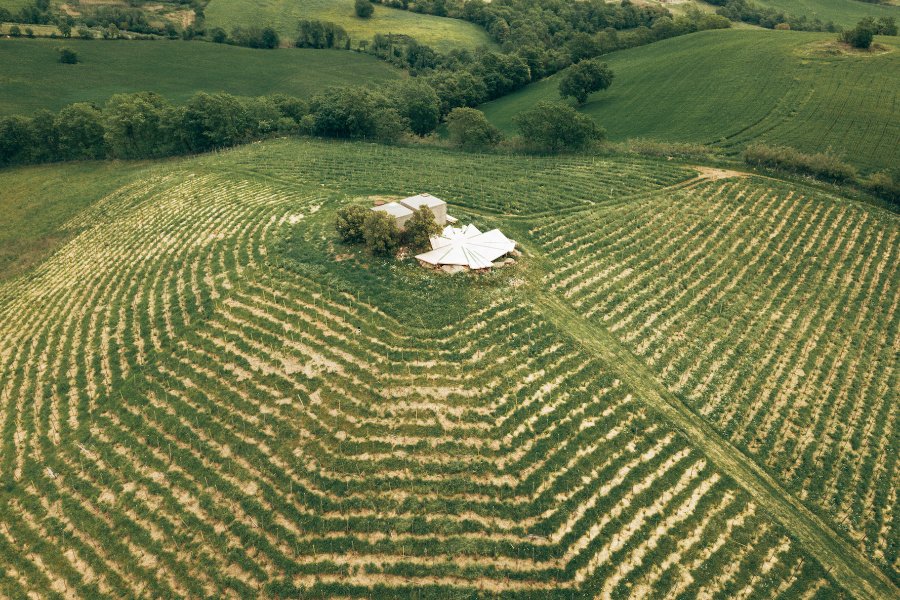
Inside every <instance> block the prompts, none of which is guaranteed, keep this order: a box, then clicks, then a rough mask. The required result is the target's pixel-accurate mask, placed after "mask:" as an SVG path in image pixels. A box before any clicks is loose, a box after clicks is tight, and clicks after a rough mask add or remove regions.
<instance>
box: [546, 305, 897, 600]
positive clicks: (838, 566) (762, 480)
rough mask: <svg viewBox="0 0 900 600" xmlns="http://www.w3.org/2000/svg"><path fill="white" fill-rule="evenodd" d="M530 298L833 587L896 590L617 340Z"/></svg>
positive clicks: (874, 592)
mask: <svg viewBox="0 0 900 600" xmlns="http://www.w3.org/2000/svg"><path fill="white" fill-rule="evenodd" d="M533 298H535V299H536V304H537V305H538V306H539V307H540V308H541V314H542V315H544V316H545V317H547V318H548V319H550V320H551V322H555V323H556V324H557V326H558V327H559V328H560V330H562V331H566V332H567V333H569V334H570V335H571V336H572V337H573V339H575V340H576V341H577V342H578V343H580V344H581V345H582V347H583V348H585V349H588V350H590V352H591V354H593V355H594V356H596V357H598V358H600V359H601V360H603V361H604V362H605V363H607V364H614V365H616V373H617V374H619V375H621V376H622V378H623V380H624V381H625V383H626V384H628V385H629V386H631V387H632V388H633V389H635V390H637V391H638V392H639V394H640V395H641V399H642V400H643V401H644V402H646V403H647V404H649V405H651V406H652V407H653V408H654V409H655V410H657V411H659V413H660V414H661V415H663V417H664V418H665V419H666V420H667V421H668V422H670V423H673V424H675V427H676V428H677V429H678V431H679V432H680V433H681V434H683V435H684V436H685V437H686V438H687V439H688V440H690V441H691V442H692V443H693V444H694V445H695V446H696V447H697V448H699V449H700V450H701V451H703V452H704V453H705V454H706V455H707V456H709V457H710V458H712V460H713V461H714V462H715V464H716V466H717V467H719V468H720V469H722V470H723V471H724V472H726V473H727V474H728V475H730V476H731V477H733V478H734V480H735V481H737V482H738V483H739V484H740V485H741V487H743V488H744V489H745V490H747V491H748V492H749V493H750V495H751V496H752V497H753V499H754V500H755V501H756V502H757V503H758V504H759V506H761V507H762V508H763V509H764V510H765V511H766V512H768V513H769V514H771V515H772V516H774V517H775V518H776V519H777V520H778V521H779V522H780V523H781V524H782V525H783V526H784V527H785V528H786V529H787V530H788V531H790V532H791V533H792V534H793V535H794V536H796V537H797V538H798V540H799V541H800V543H801V544H802V545H803V547H804V548H805V549H806V550H807V551H808V552H810V554H811V555H812V556H813V557H814V558H816V560H818V561H819V562H820V563H821V564H822V565H823V566H825V567H826V569H827V570H828V572H829V573H830V574H831V575H832V576H833V577H834V578H835V580H836V581H837V583H838V584H839V585H841V587H843V588H844V589H846V590H848V591H849V592H851V593H852V594H853V596H854V597H856V598H871V599H873V600H875V599H884V600H888V599H890V598H896V597H897V596H898V594H900V590H898V588H897V587H896V586H894V585H893V584H892V583H891V581H890V580H889V579H888V578H887V577H886V576H885V575H884V573H882V572H881V570H879V569H878V568H877V567H875V566H874V565H872V564H871V563H870V562H869V561H868V560H867V559H866V557H865V556H863V555H862V554H861V553H860V552H859V550H857V549H856V548H853V547H852V546H850V545H849V544H848V543H847V542H846V541H845V540H843V539H842V538H841V537H840V536H838V535H837V534H836V533H835V532H834V531H833V530H832V529H831V527H829V526H828V525H827V524H826V523H825V522H824V521H822V519H820V518H819V517H818V516H816V515H815V514H814V513H812V512H811V511H810V510H809V509H808V508H806V507H805V506H804V505H803V504H802V503H801V502H799V501H798V500H796V499H795V498H794V497H793V495H792V494H791V493H789V492H788V491H786V490H785V489H784V488H782V487H781V486H780V485H779V484H778V482H777V481H775V480H774V479H773V478H772V477H771V476H770V475H769V474H767V473H766V472H765V471H764V470H763V469H762V468H761V467H759V466H758V465H757V464H756V463H755V462H754V461H753V460H752V459H750V458H749V457H747V456H746V455H745V454H744V453H743V452H741V451H740V450H739V449H738V448H736V447H734V446H733V445H732V444H731V443H729V442H728V441H727V440H726V439H724V438H723V437H722V436H721V435H720V434H719V432H717V431H716V430H715V429H714V428H713V427H712V426H711V425H709V424H708V423H707V422H706V421H705V420H704V419H703V418H702V417H701V416H700V415H697V414H696V413H694V412H693V411H692V410H691V409H690V407H688V406H687V405H685V404H684V403H683V402H681V401H679V400H678V399H677V398H676V397H675V396H674V395H673V394H672V393H670V392H669V391H668V390H667V389H666V388H665V387H664V386H663V385H662V384H660V383H659V382H658V381H657V379H656V377H655V375H654V374H653V373H652V372H651V371H650V370H649V369H648V368H647V367H646V366H645V365H644V364H643V363H642V362H641V361H640V360H639V359H638V358H637V357H635V356H634V355H633V354H632V353H631V352H630V351H629V350H628V349H627V348H625V347H624V346H623V345H622V344H621V343H620V342H619V340H618V339H616V338H615V337H614V336H613V335H611V334H610V333H609V332H608V331H605V330H604V329H603V328H602V327H598V326H597V325H595V324H593V323H591V322H589V321H587V320H586V319H584V317H583V316H582V315H580V314H579V313H578V312H576V311H575V310H574V309H572V308H571V307H570V306H567V305H566V304H565V303H564V302H563V301H562V300H560V299H559V298H558V297H556V296H554V295H551V294H547V293H540V292H539V291H537V290H535V292H534V296H533Z"/></svg>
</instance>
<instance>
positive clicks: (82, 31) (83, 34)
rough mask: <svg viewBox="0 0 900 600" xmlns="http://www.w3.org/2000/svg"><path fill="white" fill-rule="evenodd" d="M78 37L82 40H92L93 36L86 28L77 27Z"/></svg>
mask: <svg viewBox="0 0 900 600" xmlns="http://www.w3.org/2000/svg"><path fill="white" fill-rule="evenodd" d="M78 37H80V38H81V39H83V40H92V39H94V34H93V33H92V32H91V30H90V29H88V28H87V27H79V28H78Z"/></svg>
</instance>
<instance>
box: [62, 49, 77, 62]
mask: <svg viewBox="0 0 900 600" xmlns="http://www.w3.org/2000/svg"><path fill="white" fill-rule="evenodd" d="M57 51H58V52H59V62H61V63H63V64H65V65H74V64H77V63H78V53H77V52H75V51H74V50H72V49H71V48H59V49H58V50H57Z"/></svg>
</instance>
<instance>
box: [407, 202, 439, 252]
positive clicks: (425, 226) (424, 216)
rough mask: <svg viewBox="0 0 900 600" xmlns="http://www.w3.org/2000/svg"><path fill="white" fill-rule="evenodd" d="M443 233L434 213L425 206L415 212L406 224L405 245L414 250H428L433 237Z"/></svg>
mask: <svg viewBox="0 0 900 600" xmlns="http://www.w3.org/2000/svg"><path fill="white" fill-rule="evenodd" d="M440 232H441V226H440V225H438V224H437V221H436V220H435V218H434V213H433V212H431V209H430V208H428V207H427V206H423V207H421V208H419V210H416V211H414V212H413V216H411V217H410V218H409V221H407V222H406V228H405V229H404V231H403V236H402V239H403V243H405V244H406V245H408V246H409V247H410V249H412V250H419V249H423V248H428V247H429V245H430V243H431V236H433V235H437V234H439V233H440Z"/></svg>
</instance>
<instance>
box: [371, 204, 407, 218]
mask: <svg viewBox="0 0 900 600" xmlns="http://www.w3.org/2000/svg"><path fill="white" fill-rule="evenodd" d="M372 210H375V211H378V212H385V213H387V214H389V215H391V216H392V217H394V218H395V219H402V218H403V217H409V216H412V214H413V211H411V210H410V209H409V208H407V207H405V206H403V205H402V204H400V203H398V202H388V203H387V204H382V205H381V206H373V207H372Z"/></svg>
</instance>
